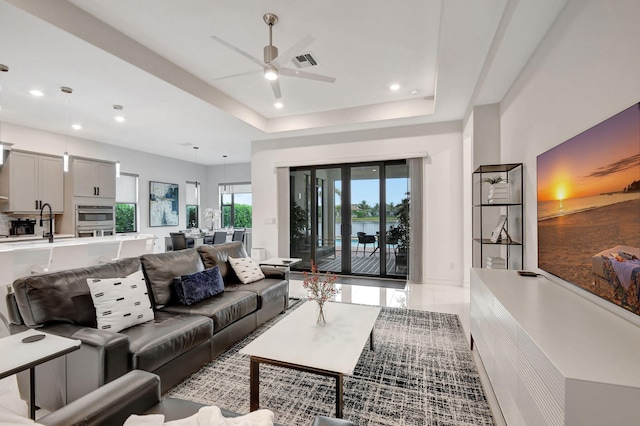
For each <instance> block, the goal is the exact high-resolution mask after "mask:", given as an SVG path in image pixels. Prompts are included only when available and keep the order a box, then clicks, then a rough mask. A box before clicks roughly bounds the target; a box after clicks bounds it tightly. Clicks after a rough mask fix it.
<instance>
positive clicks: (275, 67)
mask: <svg viewBox="0 0 640 426" xmlns="http://www.w3.org/2000/svg"><path fill="white" fill-rule="evenodd" d="M263 19H264V22H265V23H266V24H267V25H268V26H269V45H268V46H265V47H264V60H263V61H261V60H260V59H258V58H256V57H254V56H252V55H250V54H249V53H247V52H245V51H244V50H242V49H240V48H239V47H236V46H234V45H232V44H231V43H229V42H227V41H225V40H223V39H221V38H220V37H217V36H214V35H212V36H211V38H212V39H214V40H216V41H217V42H218V43H220V44H222V45H223V46H225V47H228V48H229V49H231V50H233V51H235V52H237V53H239V54H240V55H242V56H244V57H245V58H247V59H249V60H250V61H251V62H253V63H255V64H257V65H259V66H260V67H261V68H262V69H263V72H264V77H265V78H266V79H267V80H269V83H270V84H271V89H272V90H273V94H274V96H275V97H276V99H281V98H282V93H281V92H280V82H279V76H281V75H283V76H286V77H298V78H304V79H307V80H315V81H322V82H326V83H333V82H334V81H336V79H335V78H334V77H327V76H324V75H320V74H315V73H312V72H306V71H300V70H296V69H293V68H287V67H284V66H283V65H282V64H285V63H287V62H288V61H289V60H291V59H293V57H294V56H295V54H296V53H298V52H300V51H301V50H302V49H304V48H305V47H307V46H308V45H309V44H310V43H311V42H312V41H313V37H311V36H306V37H305V38H303V39H302V40H300V41H299V42H298V43H296V44H294V45H293V46H291V47H290V48H289V50H287V51H286V52H284V53H283V54H282V55H280V56H278V48H277V47H276V46H274V45H273V38H272V30H273V26H274V25H275V24H276V23H277V22H278V16H277V15H276V14H275V13H266V14H265V15H264V16H263ZM280 61H282V62H280ZM256 72H257V71H249V72H244V73H240V74H233V75H228V76H225V77H220V78H217V80H220V79H224V78H231V77H238V76H240V75H247V74H253V73H256Z"/></svg>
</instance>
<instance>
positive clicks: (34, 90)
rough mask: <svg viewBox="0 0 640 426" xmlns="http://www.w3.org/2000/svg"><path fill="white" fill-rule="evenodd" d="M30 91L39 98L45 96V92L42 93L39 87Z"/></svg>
mask: <svg viewBox="0 0 640 426" xmlns="http://www.w3.org/2000/svg"><path fill="white" fill-rule="evenodd" d="M29 93H31V95H32V96H35V97H37V98H39V97H40V96H44V93H42V91H40V90H37V89H33V90H30V91H29Z"/></svg>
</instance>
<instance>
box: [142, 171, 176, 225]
mask: <svg viewBox="0 0 640 426" xmlns="http://www.w3.org/2000/svg"><path fill="white" fill-rule="evenodd" d="M178 201H179V199H178V184H176V183H164V182H154V181H149V226H178V223H179V219H180V216H179V213H178V207H179V202H178Z"/></svg>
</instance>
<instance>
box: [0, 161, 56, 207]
mask: <svg viewBox="0 0 640 426" xmlns="http://www.w3.org/2000/svg"><path fill="white" fill-rule="evenodd" d="M0 191H1V192H2V195H4V196H6V197H8V198H9V200H8V202H6V203H3V204H2V211H6V212H13V213H39V212H40V209H41V208H42V206H43V205H44V204H45V203H49V204H50V205H51V209H52V210H53V213H63V211H64V171H63V170H62V158H61V157H54V156H49V155H42V154H36V153H31V152H23V151H16V150H12V151H11V153H10V154H9V157H8V159H7V162H6V163H5V165H4V166H3V167H2V169H1V171H0Z"/></svg>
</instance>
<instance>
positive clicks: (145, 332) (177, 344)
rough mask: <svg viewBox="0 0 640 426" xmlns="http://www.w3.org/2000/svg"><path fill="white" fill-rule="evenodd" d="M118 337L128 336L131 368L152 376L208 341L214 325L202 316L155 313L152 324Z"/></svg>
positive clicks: (127, 330) (134, 328) (140, 326)
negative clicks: (150, 373)
mask: <svg viewBox="0 0 640 426" xmlns="http://www.w3.org/2000/svg"><path fill="white" fill-rule="evenodd" d="M121 333H122V334H126V335H127V336H129V352H130V354H131V363H132V364H131V368H133V369H136V368H137V369H140V370H145V371H150V372H153V371H155V370H156V369H158V368H160V367H162V366H163V365H164V364H166V363H167V362H169V361H172V360H173V359H175V358H177V357H178V356H180V355H182V354H184V353H186V352H188V351H189V350H190V349H193V348H195V347H196V346H198V345H200V344H202V343H204V342H206V341H208V340H209V339H211V335H212V334H213V323H212V321H211V319H210V318H207V317H204V316H197V315H176V314H170V313H167V312H156V315H155V318H154V320H153V321H149V322H145V323H144V324H138V325H136V326H135V327H130V328H127V329H124V330H122V331H121Z"/></svg>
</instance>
